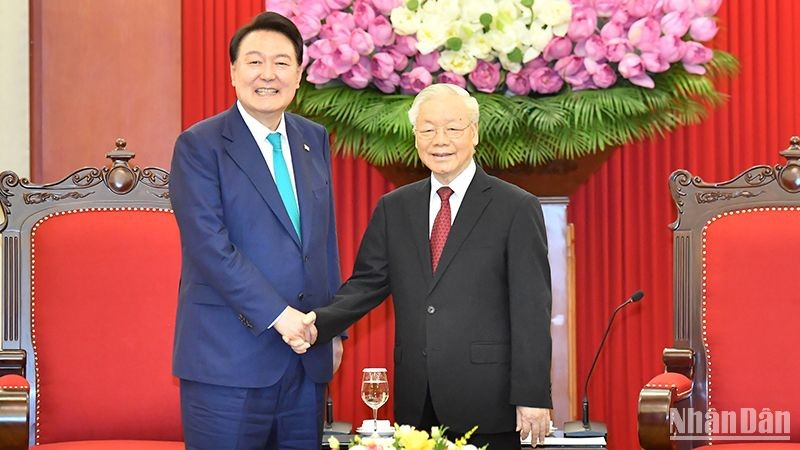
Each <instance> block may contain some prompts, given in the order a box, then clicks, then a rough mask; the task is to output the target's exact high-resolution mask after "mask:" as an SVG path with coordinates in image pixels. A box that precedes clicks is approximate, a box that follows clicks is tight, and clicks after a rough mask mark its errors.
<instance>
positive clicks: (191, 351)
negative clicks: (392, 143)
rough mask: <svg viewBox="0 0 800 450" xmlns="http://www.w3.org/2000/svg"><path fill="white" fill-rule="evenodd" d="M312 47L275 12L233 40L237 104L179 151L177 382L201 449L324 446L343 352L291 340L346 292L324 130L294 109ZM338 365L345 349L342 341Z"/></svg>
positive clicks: (192, 134)
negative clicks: (329, 389)
mask: <svg viewBox="0 0 800 450" xmlns="http://www.w3.org/2000/svg"><path fill="white" fill-rule="evenodd" d="M302 44H303V42H302V38H301V36H300V33H299V32H298V30H297V28H296V27H295V26H294V24H292V22H291V21H289V20H288V19H286V18H285V17H283V16H280V15H278V14H275V13H272V12H267V13H262V14H260V15H258V16H256V17H255V18H254V19H253V21H252V22H251V23H250V24H248V25H246V26H244V27H242V28H241V29H239V30H238V31H237V32H236V34H235V35H234V36H233V38H232V39H231V42H230V60H231V69H230V70H231V72H230V73H231V83H232V84H233V86H234V88H235V90H236V96H237V98H238V101H237V102H236V103H235V104H234V105H233V106H232V107H231V108H230V109H229V110H227V111H225V112H223V113H221V114H218V115H216V116H214V117H211V118H209V119H206V120H203V121H201V122H199V123H197V124H195V125H194V126H192V127H191V128H189V129H188V130H186V131H185V132H184V133H183V134H181V135H180V137H179V138H178V140H177V142H176V143H175V152H174V155H173V160H172V170H171V179H170V195H171V199H172V205H173V208H174V210H175V216H176V218H177V221H178V226H179V228H180V234H181V247H182V270H181V284H180V290H179V304H178V311H177V322H176V327H175V348H174V359H173V371H174V374H175V375H176V376H177V377H179V378H180V380H181V381H180V382H181V410H182V418H183V426H184V435H185V440H186V445H187V448H189V449H214V450H221V449H267V448H268V449H281V450H285V449H302V450H309V449H318V448H319V445H320V442H321V427H322V411H323V395H324V389H325V384H326V383H327V382H328V381H329V380H330V379H331V376H332V373H333V366H334V364H337V363H335V362H334V357H333V356H332V345H330V344H328V345H320V346H319V348H317V347H315V348H314V349H311V350H309V351H308V352H307V353H305V354H304V355H297V354H295V353H294V352H292V350H291V349H290V348H289V347H287V346H286V345H285V343H284V338H287V339H288V338H289V337H292V336H298V335H299V334H301V333H304V332H305V329H304V326H303V323H302V318H303V317H304V313H305V312H307V311H310V310H311V309H312V308H317V307H320V306H323V305H327V304H328V303H329V302H330V299H331V297H332V295H333V293H334V292H335V291H336V289H338V288H339V285H340V275H339V257H338V250H337V244H336V236H335V226H334V211H333V194H332V188H331V170H330V164H331V161H330V150H329V146H328V134H327V133H326V131H325V129H324V128H323V127H322V126H320V125H318V124H315V123H313V122H311V121H308V120H306V119H304V118H302V117H299V116H296V115H293V114H289V113H285V112H284V111H285V109H286V107H287V106H288V105H289V103H290V102H291V101H292V99H293V98H294V95H295V91H296V90H297V88H298V87H299V83H300V77H301V74H302V69H301V67H300V62H301V61H302V52H303V47H302ZM333 347H335V349H336V351H337V353H338V355H339V357H340V355H341V342H340V340H339V339H338V338H337V339H334V345H333Z"/></svg>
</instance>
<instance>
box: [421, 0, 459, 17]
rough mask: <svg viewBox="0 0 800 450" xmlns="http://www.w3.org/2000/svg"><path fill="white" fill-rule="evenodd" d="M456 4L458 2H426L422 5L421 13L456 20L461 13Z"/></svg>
mask: <svg viewBox="0 0 800 450" xmlns="http://www.w3.org/2000/svg"><path fill="white" fill-rule="evenodd" d="M458 3H459V2H458V0H428V1H427V2H425V3H423V4H422V12H423V14H436V15H440V16H444V17H450V18H453V19H456V18H458V16H459V13H460V11H461V7H460V6H459V4H458Z"/></svg>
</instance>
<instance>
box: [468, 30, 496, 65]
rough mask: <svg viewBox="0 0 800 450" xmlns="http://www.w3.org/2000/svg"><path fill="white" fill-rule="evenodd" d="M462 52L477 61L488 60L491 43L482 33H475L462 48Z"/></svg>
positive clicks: (490, 52)
mask: <svg viewBox="0 0 800 450" xmlns="http://www.w3.org/2000/svg"><path fill="white" fill-rule="evenodd" d="M462 49H463V50H464V51H466V52H467V53H469V54H470V55H472V56H474V57H475V58H478V59H489V57H490V56H491V54H492V43H491V42H490V41H489V38H488V37H487V36H486V35H485V34H483V33H480V32H479V33H475V34H473V35H472V38H471V39H469V40H467V41H466V42H465V43H464V46H463V47H462Z"/></svg>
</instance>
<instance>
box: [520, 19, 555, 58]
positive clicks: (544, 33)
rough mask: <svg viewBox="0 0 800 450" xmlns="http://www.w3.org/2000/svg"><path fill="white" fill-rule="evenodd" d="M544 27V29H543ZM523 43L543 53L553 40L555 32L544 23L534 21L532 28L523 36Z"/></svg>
mask: <svg viewBox="0 0 800 450" xmlns="http://www.w3.org/2000/svg"><path fill="white" fill-rule="evenodd" d="M542 27H544V28H542ZM521 38H522V39H521V40H522V43H523V44H525V45H530V46H531V47H534V48H536V49H537V50H539V51H541V50H544V48H545V47H547V44H549V43H550V41H552V40H553V30H552V28H551V27H549V26H545V24H544V23H542V22H539V21H538V20H534V21H533V23H532V24H531V27H530V28H529V29H528V30H527V31H525V33H524V34H523V35H522V36H521Z"/></svg>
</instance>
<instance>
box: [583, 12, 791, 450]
mask: <svg viewBox="0 0 800 450" xmlns="http://www.w3.org/2000/svg"><path fill="white" fill-rule="evenodd" d="M718 17H719V22H718V24H719V27H720V32H719V34H718V36H717V38H716V39H715V46H716V48H719V49H721V50H725V51H728V52H730V53H733V54H734V55H735V56H736V57H737V58H738V59H739V61H740V63H741V72H740V73H739V74H738V75H736V76H733V77H731V78H730V79H722V80H719V83H718V86H719V87H720V89H721V90H723V91H724V92H726V93H727V94H729V95H730V98H729V100H728V101H727V103H726V104H725V105H724V106H722V107H721V108H718V109H715V110H713V111H710V112H709V115H708V117H707V119H706V120H705V121H704V122H703V123H702V124H701V125H697V126H691V127H686V128H683V129H680V130H677V131H676V132H674V133H671V134H668V135H666V136H664V137H657V138H653V139H650V140H647V141H644V142H640V143H634V144H631V145H626V146H624V147H623V148H622V149H621V150H618V151H616V152H615V154H614V155H613V156H612V157H611V159H610V160H609V161H608V162H607V163H606V164H605V166H604V167H603V168H602V170H600V172H598V173H597V174H595V176H594V177H592V179H591V180H590V181H589V182H588V183H587V184H586V185H584V186H582V187H581V188H580V189H579V190H578V192H577V193H576V194H575V195H574V196H573V197H572V198H571V204H570V220H571V221H572V222H573V223H574V224H575V230H576V232H575V245H576V259H577V267H576V272H577V274H576V277H577V311H576V314H577V345H578V355H577V358H578V366H577V371H578V372H577V373H578V379H579V380H583V379H584V377H585V376H586V373H587V372H588V370H589V365H590V364H591V362H592V358H593V357H594V352H595V349H596V346H597V344H598V343H599V341H600V339H601V337H602V333H603V331H604V328H605V325H606V323H607V321H608V317H609V315H610V314H611V312H612V310H613V309H614V308H615V307H616V306H617V305H618V304H619V303H620V302H622V301H623V300H624V299H625V298H626V297H627V296H628V295H630V294H631V293H632V292H633V291H635V290H636V289H640V288H641V289H643V290H644V292H645V294H646V297H645V299H644V300H643V301H642V302H641V303H639V304H636V305H631V306H629V307H628V308H627V310H626V311H622V312H621V313H620V314H619V315H618V317H617V319H616V323H615V327H614V329H613V330H612V331H611V334H610V335H609V337H608V341H607V342H606V348H605V349H604V351H603V354H602V355H601V356H600V358H599V360H598V362H597V367H596V368H595V371H594V374H593V375H592V378H593V379H592V380H591V383H590V386H589V397H590V400H591V405H592V418H593V419H594V420H601V421H605V422H606V423H607V424H608V425H609V444H610V445H609V448H619V449H632V448H639V447H638V442H637V437H636V406H637V401H638V395H639V389H640V388H641V386H642V385H643V384H644V383H646V382H647V381H648V380H649V379H650V378H651V377H652V376H653V375H655V374H657V373H659V372H661V371H663V365H662V364H661V350H662V349H663V347H665V346H669V345H671V344H672V322H673V320H672V291H673V289H672V240H671V239H672V238H671V232H670V230H669V228H668V224H670V223H671V222H673V221H674V220H675V218H676V212H675V208H674V206H673V203H672V198H671V197H670V193H669V189H668V186H667V179H668V177H669V175H670V173H671V172H672V171H674V170H676V169H679V168H685V169H688V170H689V171H691V172H692V174H694V175H698V176H700V177H702V178H703V179H705V180H709V181H722V180H727V179H730V178H733V177H734V176H735V175H738V174H739V173H740V172H741V171H742V170H743V169H745V168H747V167H749V166H752V165H756V164H777V163H781V162H783V160H782V158H780V157H779V155H778V153H777V152H778V150H779V149H783V148H786V147H787V146H788V143H789V137H790V136H792V134H800V115H798V113H800V109H799V108H798V105H797V99H798V98H800V97H798V95H800V87H798V74H799V73H800V72H798V69H800V62H798V55H800V39H799V38H798V34H797V29H796V24H797V23H800V3H798V2H797V1H796V0H761V1H757V2H754V1H750V0H726V1H724V2H723V3H722V7H721V8H720V11H719V14H718ZM581 384H582V383H581ZM578 389H579V390H580V389H582V386H579V387H578ZM579 395H582V393H581V392H579Z"/></svg>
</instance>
